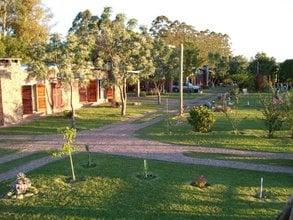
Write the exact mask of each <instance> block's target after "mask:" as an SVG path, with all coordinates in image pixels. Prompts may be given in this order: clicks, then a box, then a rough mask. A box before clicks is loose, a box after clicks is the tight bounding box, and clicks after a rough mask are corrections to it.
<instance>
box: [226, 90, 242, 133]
mask: <svg viewBox="0 0 293 220" xmlns="http://www.w3.org/2000/svg"><path fill="white" fill-rule="evenodd" d="M231 96H232V99H233V100H234V103H235V106H234V111H229V110H228V108H227V104H226V103H225V102H224V108H223V110H222V112H223V113H224V114H225V116H226V118H227V119H228V121H229V122H230V123H231V125H232V128H233V133H234V134H239V129H238V127H239V122H240V118H239V95H238V93H237V92H236V91H234V92H233V93H232V94H231Z"/></svg>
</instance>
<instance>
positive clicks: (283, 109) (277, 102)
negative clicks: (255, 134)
mask: <svg viewBox="0 0 293 220" xmlns="http://www.w3.org/2000/svg"><path fill="white" fill-rule="evenodd" d="M260 101H261V103H262V109H261V112H262V114H263V116H264V121H265V126H266V128H267V131H268V138H272V137H273V135H274V133H275V132H276V131H279V130H280V129H281V127H282V125H283V123H284V122H285V120H286V117H287V112H288V110H287V109H288V103H286V102H285V101H284V100H283V98H282V97H281V96H280V95H279V94H278V93H276V94H274V95H273V94H272V93H270V94H268V95H267V96H260Z"/></svg>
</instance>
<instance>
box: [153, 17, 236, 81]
mask: <svg viewBox="0 0 293 220" xmlns="http://www.w3.org/2000/svg"><path fill="white" fill-rule="evenodd" d="M150 32H151V34H152V36H153V37H154V38H155V39H161V40H163V41H164V42H165V43H166V44H169V45H174V46H176V47H177V48H179V47H180V44H181V43H183V44H184V48H185V49H184V62H183V63H184V75H185V77H188V76H189V75H190V74H193V71H192V69H194V68H198V67H200V66H201V65H203V64H205V65H209V66H210V63H209V61H210V60H209V58H208V54H210V53H211V54H219V56H220V57H226V58H228V57H229V56H230V55H231V49H230V41H229V40H230V39H229V36H228V35H226V34H221V33H216V32H210V31H209V30H206V31H200V32H199V31H197V30H195V28H194V27H193V26H191V25H188V24H186V23H184V22H180V21H178V20H175V21H171V20H169V19H168V18H167V17H166V16H158V17H157V18H156V19H155V20H153V22H152V27H151V29H150ZM222 64H224V63H222ZM222 66H224V65H222Z"/></svg>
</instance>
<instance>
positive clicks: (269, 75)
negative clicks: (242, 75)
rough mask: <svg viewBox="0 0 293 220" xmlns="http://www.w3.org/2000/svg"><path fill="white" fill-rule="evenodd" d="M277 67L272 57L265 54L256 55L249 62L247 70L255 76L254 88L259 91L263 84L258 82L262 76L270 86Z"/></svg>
mask: <svg viewBox="0 0 293 220" xmlns="http://www.w3.org/2000/svg"><path fill="white" fill-rule="evenodd" d="M277 69H278V65H277V62H276V59H275V58H274V57H268V56H267V54H266V53H264V52H261V53H257V54H256V55H255V57H254V58H253V59H252V60H251V61H250V63H249V66H248V70H249V72H250V73H251V74H253V75H256V88H257V89H261V88H262V86H260V85H261V84H263V83H262V82H260V81H261V80H258V79H262V76H264V77H266V80H267V82H268V83H269V84H272V81H273V79H274V78H275V75H276V73H277Z"/></svg>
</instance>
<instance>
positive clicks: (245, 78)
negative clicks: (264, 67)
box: [231, 73, 253, 89]
mask: <svg viewBox="0 0 293 220" xmlns="http://www.w3.org/2000/svg"><path fill="white" fill-rule="evenodd" d="M231 78H232V80H233V81H234V82H236V83H237V86H238V87H239V89H243V88H250V87H251V85H253V79H252V76H251V75H249V74H248V73H237V74H234V75H231Z"/></svg>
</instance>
